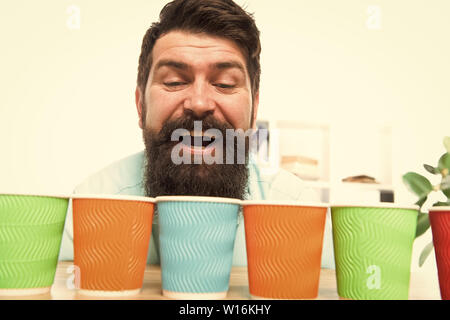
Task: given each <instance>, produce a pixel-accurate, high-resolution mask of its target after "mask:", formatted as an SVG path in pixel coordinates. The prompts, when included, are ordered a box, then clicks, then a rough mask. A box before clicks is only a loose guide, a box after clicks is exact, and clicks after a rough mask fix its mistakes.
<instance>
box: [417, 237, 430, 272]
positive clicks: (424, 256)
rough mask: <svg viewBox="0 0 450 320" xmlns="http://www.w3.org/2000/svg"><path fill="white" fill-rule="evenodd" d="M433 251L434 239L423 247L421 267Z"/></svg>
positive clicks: (420, 260)
mask: <svg viewBox="0 0 450 320" xmlns="http://www.w3.org/2000/svg"><path fill="white" fill-rule="evenodd" d="M431 251H433V241H431V242H430V243H429V244H427V245H426V246H425V248H423V250H422V252H421V253H420V257H419V267H421V266H423V264H424V263H425V260H427V258H428V256H429V255H430V253H431Z"/></svg>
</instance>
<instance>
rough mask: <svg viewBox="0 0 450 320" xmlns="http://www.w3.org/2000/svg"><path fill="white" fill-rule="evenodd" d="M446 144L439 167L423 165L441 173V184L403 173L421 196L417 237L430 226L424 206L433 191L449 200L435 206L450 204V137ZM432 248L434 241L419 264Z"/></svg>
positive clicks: (432, 172)
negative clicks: (445, 150)
mask: <svg viewBox="0 0 450 320" xmlns="http://www.w3.org/2000/svg"><path fill="white" fill-rule="evenodd" d="M444 146H445V148H446V149H447V152H446V153H444V154H443V155H442V156H441V157H440V159H439V161H438V165H437V167H433V166H430V165H428V164H424V165H423V166H424V168H425V170H426V171H428V172H429V173H431V174H434V175H441V181H440V183H439V184H437V185H434V186H433V184H432V183H431V182H430V181H429V180H428V179H427V178H426V177H424V176H423V175H421V174H418V173H415V172H408V173H406V174H404V175H403V182H404V183H405V184H406V186H407V187H408V189H409V190H410V191H412V192H413V193H415V194H416V195H417V196H418V197H419V200H417V202H416V204H417V205H418V206H419V207H420V212H419V216H418V218H417V230H416V238H417V237H419V236H421V235H422V234H424V233H425V232H426V231H427V230H428V228H429V227H430V219H429V216H428V212H427V211H428V209H427V208H425V207H424V204H425V202H426V201H427V200H428V197H429V195H430V194H431V193H432V192H442V193H443V194H444V195H445V196H446V197H447V201H445V202H442V201H438V202H435V203H434V204H433V205H432V206H433V207H435V206H450V137H445V138H444ZM424 211H425V212H424ZM432 250H433V242H430V243H429V244H427V245H426V246H425V248H424V249H423V251H422V253H421V254H420V258H419V266H422V265H423V263H424V262H425V260H426V259H427V257H428V256H429V255H430V253H431V251H432Z"/></svg>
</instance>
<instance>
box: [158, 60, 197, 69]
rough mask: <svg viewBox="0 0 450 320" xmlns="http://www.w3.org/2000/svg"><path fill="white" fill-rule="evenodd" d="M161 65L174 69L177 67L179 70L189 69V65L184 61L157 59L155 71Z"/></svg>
mask: <svg viewBox="0 0 450 320" xmlns="http://www.w3.org/2000/svg"><path fill="white" fill-rule="evenodd" d="M162 67H171V68H175V69H179V70H187V69H189V66H188V65H187V64H186V63H184V62H180V61H175V60H160V61H158V63H157V64H156V66H155V71H157V70H158V69H160V68H162Z"/></svg>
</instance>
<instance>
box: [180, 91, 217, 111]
mask: <svg viewBox="0 0 450 320" xmlns="http://www.w3.org/2000/svg"><path fill="white" fill-rule="evenodd" d="M210 91H211V88H209V87H208V84H207V83H204V82H199V83H194V85H193V86H192V87H191V88H190V90H189V93H188V96H187V97H186V100H185V102H184V109H185V111H187V112H191V113H193V114H194V115H195V116H196V117H198V118H203V117H205V116H206V115H209V114H212V113H213V112H214V109H215V103H214V99H213V98H212V96H211V92H210Z"/></svg>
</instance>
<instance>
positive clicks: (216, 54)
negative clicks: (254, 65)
mask: <svg viewBox="0 0 450 320" xmlns="http://www.w3.org/2000/svg"><path fill="white" fill-rule="evenodd" d="M185 59H189V60H186V61H185ZM195 59H197V60H202V59H208V60H209V61H208V63H209V64H212V65H214V64H219V63H222V64H223V63H233V61H234V62H235V63H236V64H237V65H242V66H244V67H245V58H244V55H243V53H242V50H241V49H240V48H239V46H238V45H237V44H236V43H235V42H234V41H232V40H229V39H226V38H222V37H217V36H212V35H208V34H204V33H200V34H197V33H190V32H184V31H171V32H169V33H167V34H165V35H163V36H162V37H161V38H159V39H158V40H157V41H156V43H155V46H154V47H153V52H152V60H153V65H152V68H154V67H155V65H157V64H158V62H159V61H164V60H174V61H178V62H180V63H185V64H189V63H190V62H191V61H192V60H195ZM237 65H236V66H237Z"/></svg>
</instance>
